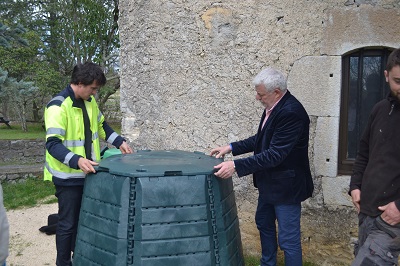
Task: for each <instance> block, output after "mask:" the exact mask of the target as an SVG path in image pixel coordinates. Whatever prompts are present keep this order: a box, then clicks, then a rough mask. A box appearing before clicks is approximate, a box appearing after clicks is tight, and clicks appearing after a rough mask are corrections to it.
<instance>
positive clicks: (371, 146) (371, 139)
mask: <svg viewBox="0 0 400 266" xmlns="http://www.w3.org/2000/svg"><path fill="white" fill-rule="evenodd" d="M357 188H358V189H360V190H361V202H360V207H361V213H364V214H367V215H369V216H378V215H380V214H381V213H382V212H381V211H380V210H379V209H378V207H379V206H383V205H386V204H388V203H390V202H392V201H394V202H395V203H396V206H397V208H398V209H399V210H400V103H399V101H398V99H397V98H395V97H393V96H392V95H390V94H389V95H388V97H387V98H386V99H384V100H382V101H380V102H378V103H377V104H376V105H375V106H374V108H373V109H372V112H371V115H370V117H369V120H368V125H367V127H366V129H365V130H364V133H363V135H362V138H361V141H360V147H359V151H358V154H357V158H356V161H355V164H354V167H353V174H352V176H351V181H350V191H352V190H354V189H357Z"/></svg>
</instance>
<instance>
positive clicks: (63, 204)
mask: <svg viewBox="0 0 400 266" xmlns="http://www.w3.org/2000/svg"><path fill="white" fill-rule="evenodd" d="M82 195H83V186H56V197H57V198H58V215H59V220H58V224H57V231H56V246H57V261H56V265H57V266H70V265H72V262H71V253H72V252H74V249H75V240H76V233H77V229H78V221H79V212H80V209H81V202H82Z"/></svg>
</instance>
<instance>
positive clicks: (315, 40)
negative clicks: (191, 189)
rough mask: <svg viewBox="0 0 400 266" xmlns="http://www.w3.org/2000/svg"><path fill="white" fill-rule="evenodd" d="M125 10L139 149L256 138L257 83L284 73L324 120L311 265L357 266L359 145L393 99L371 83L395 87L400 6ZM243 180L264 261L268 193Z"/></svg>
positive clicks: (308, 211) (175, 2) (140, 4)
mask: <svg viewBox="0 0 400 266" xmlns="http://www.w3.org/2000/svg"><path fill="white" fill-rule="evenodd" d="M119 7H120V18H119V26H120V40H121V49H120V61H121V62H120V63H121V65H120V67H121V111H122V114H123V119H122V133H123V135H124V136H126V137H127V138H128V139H129V141H130V142H131V144H132V146H133V147H134V148H135V149H152V150H156V149H179V150H187V151H201V152H205V153H208V152H209V151H210V150H211V149H212V148H213V147H216V146H219V145H224V144H227V143H229V142H231V141H236V140H239V139H243V138H245V137H248V136H250V135H251V134H254V133H255V132H256V130H257V127H258V123H259V119H260V116H261V114H262V112H263V107H262V106H261V104H259V103H257V102H256V100H255V91H254V88H253V87H252V86H251V81H252V78H253V77H254V76H255V75H256V74H257V73H258V72H259V71H260V70H261V69H262V68H264V67H267V66H272V67H275V68H278V69H280V70H282V71H283V72H284V73H286V74H287V76H288V83H289V86H288V87H289V90H290V91H291V93H292V94H294V95H295V96H296V97H297V98H298V99H299V100H300V101H301V102H302V103H303V104H304V106H305V108H306V110H307V111H308V114H309V116H310V118H311V121H312V124H311V135H310V152H309V156H310V161H311V163H312V165H311V166H312V172H313V176H314V184H315V188H316V189H315V193H314V196H313V198H312V199H310V200H307V201H306V202H305V203H304V204H303V207H304V208H303V219H302V223H303V225H302V226H303V232H302V237H303V240H304V242H303V249H304V255H305V260H308V261H314V262H317V263H318V264H319V265H349V261H350V260H351V259H352V257H353V255H352V245H351V242H352V239H353V238H354V237H356V236H357V224H356V221H357V218H356V212H355V209H354V208H353V206H352V204H351V201H350V197H349V196H348V194H347V190H348V183H349V171H350V170H351V165H352V162H353V159H354V156H355V155H354V153H355V152H356V146H357V144H354V143H356V142H357V140H358V139H359V135H360V132H361V131H362V127H363V123H364V121H365V117H366V116H367V115H368V113H369V110H370V108H371V107H370V105H369V104H368V101H369V100H368V99H369V97H372V100H371V101H372V102H373V101H377V100H378V99H380V98H382V97H384V94H385V93H386V91H387V88H386V89H379V88H380V87H383V86H377V88H378V90H377V94H376V95H375V96H369V95H370V94H372V93H370V92H372V90H373V89H368V88H367V86H366V80H367V77H368V76H370V75H372V74H375V75H377V77H376V79H375V80H376V81H378V82H380V85H384V80H383V76H382V73H383V70H384V69H383V68H384V64H385V60H386V58H387V54H388V53H389V52H390V51H391V50H393V49H394V48H397V47H400V43H399V36H400V27H398V25H400V9H399V8H400V1H395V0H348V1H346V0H340V1H339V0H324V1H321V0H297V1H294V0H292V1H287V0H286V1H278V0H271V1H261V0H248V1H235V0H220V1H190V0H189V1H188V0H163V1H159V0H145V1H144V0H121V1H120V6H119ZM375 91H376V88H375ZM353 99H355V100H356V104H355V106H356V107H355V108H356V109H353V105H352V100H353ZM354 110H356V111H354ZM354 113H355V114H357V115H354ZM354 130H355V131H354ZM353 132H354V134H353ZM226 159H227V160H229V159H232V158H231V157H227V158H226ZM233 179H234V183H235V191H236V196H237V205H238V209H239V213H240V214H239V216H240V223H241V233H242V241H243V247H244V252H245V253H253V254H258V253H259V243H258V239H257V238H258V232H257V229H256V227H255V224H254V211H255V204H256V200H257V191H256V190H255V189H254V188H253V186H252V180H251V177H245V178H237V177H234V178H233Z"/></svg>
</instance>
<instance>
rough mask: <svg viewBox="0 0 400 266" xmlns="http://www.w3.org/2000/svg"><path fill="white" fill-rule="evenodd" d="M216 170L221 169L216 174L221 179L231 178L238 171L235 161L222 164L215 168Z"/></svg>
mask: <svg viewBox="0 0 400 266" xmlns="http://www.w3.org/2000/svg"><path fill="white" fill-rule="evenodd" d="M214 169H219V170H218V172H215V173H214V175H216V176H217V177H220V178H230V177H232V175H233V173H234V172H235V171H236V170H235V167H234V163H233V161H227V162H222V163H220V164H218V165H216V166H214Z"/></svg>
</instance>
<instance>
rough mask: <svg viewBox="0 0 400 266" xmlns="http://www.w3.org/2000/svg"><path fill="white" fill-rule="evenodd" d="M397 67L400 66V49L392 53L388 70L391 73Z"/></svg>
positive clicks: (388, 62) (387, 65)
mask: <svg viewBox="0 0 400 266" xmlns="http://www.w3.org/2000/svg"><path fill="white" fill-rule="evenodd" d="M395 66H400V48H398V49H396V50H394V51H393V52H391V53H390V55H389V57H388V61H387V64H386V70H387V71H390V70H392V68H393V67H395Z"/></svg>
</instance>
